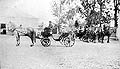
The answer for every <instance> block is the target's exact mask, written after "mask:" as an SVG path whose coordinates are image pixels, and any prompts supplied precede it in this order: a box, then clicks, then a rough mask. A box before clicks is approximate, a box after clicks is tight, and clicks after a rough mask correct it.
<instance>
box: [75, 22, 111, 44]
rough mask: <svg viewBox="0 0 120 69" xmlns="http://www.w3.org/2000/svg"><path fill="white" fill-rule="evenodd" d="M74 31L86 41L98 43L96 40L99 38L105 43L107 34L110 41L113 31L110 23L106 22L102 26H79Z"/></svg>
mask: <svg viewBox="0 0 120 69" xmlns="http://www.w3.org/2000/svg"><path fill="white" fill-rule="evenodd" d="M74 32H75V35H76V37H78V38H79V39H80V40H82V41H85V42H94V43H96V40H98V42H102V43H103V40H104V37H105V36H107V37H108V41H107V42H108V43H109V38H110V35H111V34H112V32H113V31H112V32H110V26H109V24H106V23H105V24H103V25H102V26H101V27H96V26H92V25H91V26H88V25H85V26H82V27H79V28H77V29H76V30H75V31H74Z"/></svg>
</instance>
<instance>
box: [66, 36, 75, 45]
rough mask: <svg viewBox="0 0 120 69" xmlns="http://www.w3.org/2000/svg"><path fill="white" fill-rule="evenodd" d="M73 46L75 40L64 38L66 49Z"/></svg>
mask: <svg viewBox="0 0 120 69" xmlns="http://www.w3.org/2000/svg"><path fill="white" fill-rule="evenodd" d="M74 44H75V39H74V38H69V37H66V38H65V40H64V45H65V46H66V47H72V46H73V45H74Z"/></svg>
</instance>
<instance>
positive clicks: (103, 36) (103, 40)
mask: <svg viewBox="0 0 120 69" xmlns="http://www.w3.org/2000/svg"><path fill="white" fill-rule="evenodd" d="M103 41H104V35H102V43H104V42H103Z"/></svg>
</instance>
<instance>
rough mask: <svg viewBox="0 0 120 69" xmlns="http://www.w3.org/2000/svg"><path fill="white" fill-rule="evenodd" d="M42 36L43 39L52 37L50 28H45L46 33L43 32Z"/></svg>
mask: <svg viewBox="0 0 120 69" xmlns="http://www.w3.org/2000/svg"><path fill="white" fill-rule="evenodd" d="M41 35H42V36H43V37H47V38H48V37H50V36H51V35H52V34H51V29H50V28H48V27H46V28H44V31H43V32H41Z"/></svg>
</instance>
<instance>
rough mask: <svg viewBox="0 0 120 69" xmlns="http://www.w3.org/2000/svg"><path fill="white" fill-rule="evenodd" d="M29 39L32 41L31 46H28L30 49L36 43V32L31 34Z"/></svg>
mask: <svg viewBox="0 0 120 69" xmlns="http://www.w3.org/2000/svg"><path fill="white" fill-rule="evenodd" d="M30 39H31V41H32V45H30V46H31V47H32V46H34V43H36V32H31V36H30Z"/></svg>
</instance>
